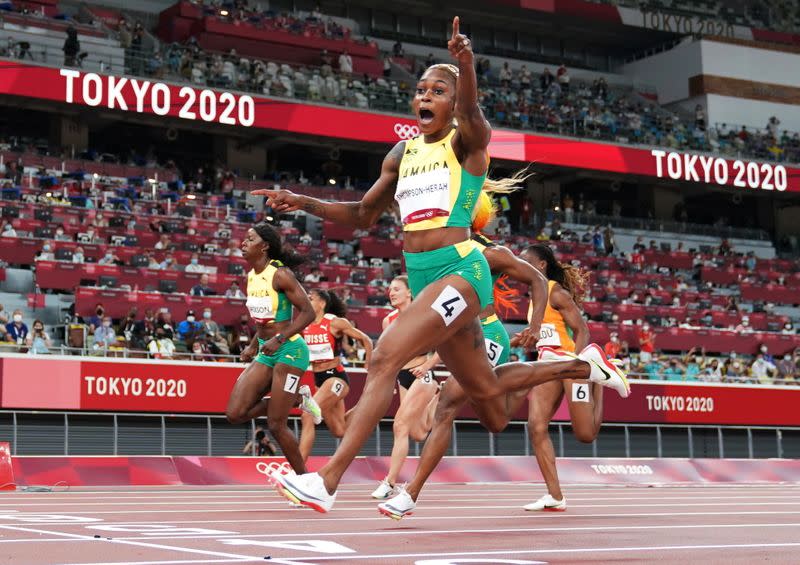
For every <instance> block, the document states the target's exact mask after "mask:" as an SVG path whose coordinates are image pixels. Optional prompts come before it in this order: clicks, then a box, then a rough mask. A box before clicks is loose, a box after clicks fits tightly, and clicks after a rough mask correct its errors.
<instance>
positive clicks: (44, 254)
mask: <svg viewBox="0 0 800 565" xmlns="http://www.w3.org/2000/svg"><path fill="white" fill-rule="evenodd" d="M54 251H55V247H54V246H53V244H52V243H51V242H49V241H45V242H44V245H42V250H41V251H39V253H38V254H37V255H36V257H35V259H36V261H55V260H56V256H55V253H54Z"/></svg>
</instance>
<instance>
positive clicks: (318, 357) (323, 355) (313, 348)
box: [308, 343, 334, 361]
mask: <svg viewBox="0 0 800 565" xmlns="http://www.w3.org/2000/svg"><path fill="white" fill-rule="evenodd" d="M308 358H309V360H310V361H330V360H332V359H333V358H334V357H333V349H332V348H331V345H330V344H329V343H320V344H317V345H309V346H308Z"/></svg>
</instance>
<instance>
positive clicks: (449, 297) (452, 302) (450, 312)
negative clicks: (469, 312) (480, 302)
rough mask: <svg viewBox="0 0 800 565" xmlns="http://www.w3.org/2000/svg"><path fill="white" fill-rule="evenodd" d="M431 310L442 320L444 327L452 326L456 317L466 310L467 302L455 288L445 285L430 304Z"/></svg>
mask: <svg viewBox="0 0 800 565" xmlns="http://www.w3.org/2000/svg"><path fill="white" fill-rule="evenodd" d="M431 308H433V309H434V310H436V311H437V312H438V313H439V315H440V316H441V317H442V320H444V325H445V326H449V325H450V324H452V323H453V322H454V321H455V319H456V318H458V315H459V314H461V312H463V311H464V310H466V309H467V301H466V300H464V297H463V296H461V293H460V292H458V291H457V290H456V289H455V288H453V287H452V286H450V285H447V286H446V287H444V289H442V292H441V294H439V297H438V298H436V300H434V301H433V304H431Z"/></svg>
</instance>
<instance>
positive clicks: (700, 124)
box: [694, 104, 706, 131]
mask: <svg viewBox="0 0 800 565" xmlns="http://www.w3.org/2000/svg"><path fill="white" fill-rule="evenodd" d="M694 127H696V128H697V129H699V130H700V131H706V112H705V110H703V107H702V106H701V105H700V104H698V105H697V106H695V107H694Z"/></svg>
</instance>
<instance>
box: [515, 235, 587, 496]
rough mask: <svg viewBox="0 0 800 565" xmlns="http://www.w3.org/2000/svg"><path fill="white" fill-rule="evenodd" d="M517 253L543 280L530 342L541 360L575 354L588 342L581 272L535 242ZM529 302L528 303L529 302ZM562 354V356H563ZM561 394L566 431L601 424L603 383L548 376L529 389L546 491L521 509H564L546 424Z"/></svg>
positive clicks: (582, 433)
mask: <svg viewBox="0 0 800 565" xmlns="http://www.w3.org/2000/svg"><path fill="white" fill-rule="evenodd" d="M521 257H522V258H523V259H525V260H526V261H527V262H529V263H530V264H531V265H533V266H534V267H536V268H537V269H539V270H541V271H542V272H543V273H545V275H546V276H547V279H548V283H547V286H548V299H547V301H546V303H547V309H546V310H545V312H544V320H543V321H542V331H541V333H540V335H539V341H538V342H537V343H536V347H537V348H538V350H539V359H541V360H560V359H564V358H569V357H573V358H574V356H575V352H576V351H581V350H582V349H583V348H584V347H586V345H587V344H588V343H589V327H588V326H587V325H586V320H584V319H583V316H581V311H580V308H579V305H580V303H581V300H582V299H583V295H584V293H585V291H586V275H585V274H584V273H582V272H581V271H580V270H579V269H577V268H575V267H573V266H572V265H565V264H562V263H559V262H558V261H557V260H556V258H555V256H554V255H553V250H552V249H551V248H550V247H549V246H547V245H544V244H541V243H536V244H534V245H531V246H530V247H528V248H527V249H525V251H523V252H522V255H521ZM533 306H534V303H533V302H531V307H533ZM565 354H568V355H565ZM564 394H566V396H567V402H568V403H569V416H570V420H572V431H573V433H574V434H575V437H577V438H578V440H580V441H582V442H585V443H591V442H592V441H594V438H596V437H597V433H598V432H599V431H600V425H601V424H602V423H603V388H602V387H601V386H598V385H590V384H589V383H585V382H581V381H573V380H564V381H551V382H549V383H544V384H543V385H541V386H537V387H536V388H534V389H533V390H532V391H531V395H530V403H529V404H528V427H529V429H530V430H531V443H532V445H533V450H534V452H535V453H536V462H537V463H539V469H541V471H542V477H544V482H545V484H546V485H547V494H546V495H544V496H542V497H541V498H540V499H539V500H537V501H536V502H532V503H530V504H527V505H526V506H525V510H531V511H535V510H550V511H559V510H566V509H567V501H566V500H565V499H564V495H563V494H562V492H561V485H560V484H559V482H558V473H557V471H556V454H555V450H554V449H553V442H552V441H551V440H550V433H549V432H548V427H549V425H550V420H551V419H552V418H553V415H554V414H555V412H556V410H558V406H559V405H560V404H561V399H562V397H563V396H564Z"/></svg>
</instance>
